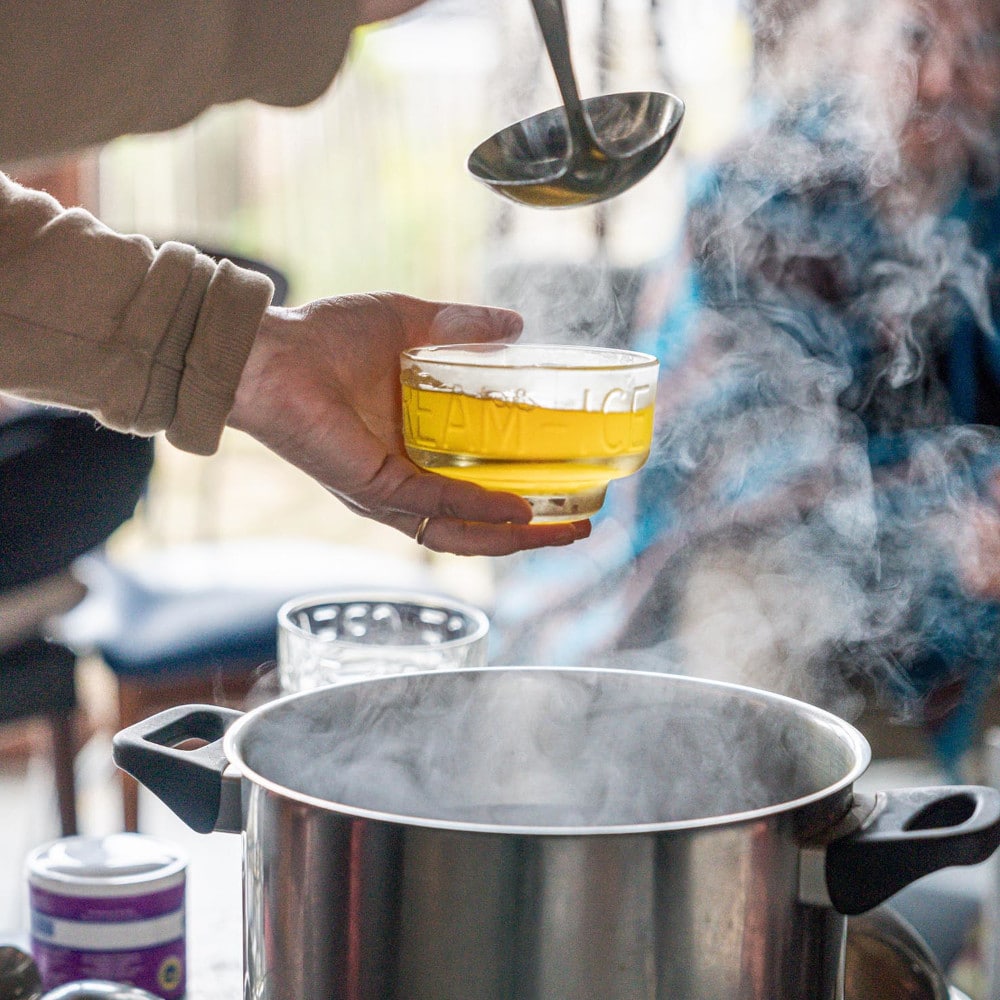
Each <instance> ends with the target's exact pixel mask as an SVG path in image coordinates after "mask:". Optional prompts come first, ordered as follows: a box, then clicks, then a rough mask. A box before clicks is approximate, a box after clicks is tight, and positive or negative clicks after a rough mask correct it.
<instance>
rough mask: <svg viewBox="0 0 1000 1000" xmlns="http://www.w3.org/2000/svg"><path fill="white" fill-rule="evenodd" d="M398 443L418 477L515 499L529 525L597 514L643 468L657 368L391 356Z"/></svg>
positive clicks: (546, 354)
mask: <svg viewBox="0 0 1000 1000" xmlns="http://www.w3.org/2000/svg"><path fill="white" fill-rule="evenodd" d="M400 364H401V368H400V382H401V383H402V393H403V437H404V440H405V443H406V451H407V454H408V455H409V456H410V459H411V460H412V461H413V462H414V463H415V464H417V465H419V466H420V467H421V468H424V469H429V470H431V471H433V472H437V473H440V474H441V475H445V476H451V477H453V478H455V479H466V480H470V481H472V482H474V483H478V484H479V485H480V486H484V487H486V488H487V489H492V490H504V491H506V492H509V493H517V494H519V495H520V496H523V497H524V498H525V499H526V500H528V502H529V503H530V504H531V507H532V510H533V511H534V517H533V520H534V521H538V522H543V521H575V520H581V519H583V518H586V517H590V516H591V515H593V514H595V513H596V512H597V511H598V510H600V508H601V505H602V504H603V503H604V496H605V493H606V491H607V486H608V483H609V482H610V481H611V480H612V479H618V478H620V477H622V476H629V475H631V474H632V473H634V472H637V471H638V470H639V469H641V468H642V466H643V464H644V463H645V461H646V459H647V457H648V456H649V446H650V441H651V440H652V436H653V404H654V401H655V398H656V377H657V374H658V371H659V363H658V362H657V360H656V358H654V357H652V356H651V355H649V354H639V353H637V352H635V351H623V350H617V349H614V348H601V347H579V346H574V345H542V344H449V345H443V346H437V347H417V348H412V349H410V350H407V351H404V352H403V353H402V355H401V359H400Z"/></svg>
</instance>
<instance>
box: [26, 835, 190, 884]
mask: <svg viewBox="0 0 1000 1000" xmlns="http://www.w3.org/2000/svg"><path fill="white" fill-rule="evenodd" d="M27 866H28V877H29V880H30V882H31V884H32V885H35V886H39V887H40V888H45V889H49V890H51V891H53V892H61V893H64V894H68V895H71V896H77V895H124V894H126V893H127V892H128V891H130V890H135V889H142V890H143V891H149V890H151V889H161V888H167V887H168V886H169V885H173V884H177V883H178V882H180V881H181V880H182V879H183V877H184V870H185V868H186V867H187V857H186V855H184V853H183V852H182V851H180V850H179V849H178V848H177V847H175V846H174V845H172V844H168V843H165V842H164V841H161V840H157V839H156V838H154V837H148V836H146V835H144V834H141V833H113V834H110V835H109V836H106V837H62V838H60V839H59V840H54V841H52V842H51V843H48V844H44V845H42V846H41V847H38V848H36V849H35V850H34V851H32V852H31V854H29V855H28V861H27ZM157 883H160V884H157Z"/></svg>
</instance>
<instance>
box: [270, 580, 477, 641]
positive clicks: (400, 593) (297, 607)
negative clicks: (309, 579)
mask: <svg viewBox="0 0 1000 1000" xmlns="http://www.w3.org/2000/svg"><path fill="white" fill-rule="evenodd" d="M364 603H371V604H413V605H420V606H424V607H428V608H434V609H438V610H448V611H453V612H457V613H458V614H461V615H463V616H464V617H465V618H466V619H467V620H468V621H469V622H470V623H471V625H472V626H473V627H472V630H471V631H470V632H469V633H468V634H467V635H461V636H456V637H455V638H453V639H446V640H444V641H443V642H440V643H436V644H435V645H434V648H435V649H451V648H454V647H456V646H468V645H472V644H473V643H476V642H479V641H480V640H481V639H484V638H485V637H486V635H487V633H488V632H489V628H490V620H489V617H488V616H487V614H486V612H485V611H483V609H482V608H477V607H476V606H475V605H473V604H467V603H466V602H465V601H460V600H458V599H456V598H453V597H451V596H449V595H448V594H437V593H434V592H432V591H425V590H398V589H385V590H380V589H379V588H377V587H364V588H356V589H355V588H345V589H343V590H323V591H317V592H315V593H312V594H303V595H300V596H298V597H293V598H290V599H289V600H287V601H285V603H284V604H282V605H281V607H280V608H279V609H278V627H279V628H280V629H282V630H284V631H286V632H289V633H292V634H294V635H296V636H299V637H300V638H302V639H316V638H318V637H317V635H316V633H315V632H310V631H309V630H308V629H304V628H302V626H301V625H299V624H298V623H297V622H295V621H293V620H292V617H291V616H292V614H293V612H295V611H305V610H307V609H308V608H310V607H315V606H317V605H324V604H364ZM336 641H338V642H348V643H349V642H350V639H338V640H336ZM380 645H381V646H383V648H388V649H408V648H410V647H412V646H414V645H417V644H416V643H412V642H410V643H380Z"/></svg>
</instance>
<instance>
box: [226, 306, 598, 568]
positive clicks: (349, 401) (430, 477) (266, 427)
mask: <svg viewBox="0 0 1000 1000" xmlns="http://www.w3.org/2000/svg"><path fill="white" fill-rule="evenodd" d="M520 330H521V322H520V317H519V316H518V315H517V313H514V312H511V311H509V310H506V309H488V308H485V307H481V306H466V305H455V304H445V303H440V302H425V301H423V300H421V299H414V298H409V297H407V296H404V295H392V294H372V295H348V296H341V297H336V298H329V299H320V300H318V301H316V302H310V303H308V304H307V305H304V306H299V307H297V308H292V309H285V308H279V307H275V306H272V307H271V308H270V309H268V311H267V313H266V315H265V317H264V319H263V321H262V322H261V325H260V329H259V330H258V333H257V336H256V339H255V340H254V344H253V347H252V348H251V351H250V357H249V358H248V360H247V364H246V366H245V367H244V369H243V374H242V377H241V379H240V384H239V386H238V388H237V391H236V400H235V403H234V406H233V410H232V412H231V413H230V415H229V421H228V422H229V425H230V426H231V427H235V428H237V429H239V430H242V431H245V432H246V433H248V434H250V435H251V436H252V437H254V438H256V439H257V440H258V441H260V442H261V443H263V444H264V445H266V446H267V447H268V448H270V449H271V451H273V452H275V454H277V455H279V456H281V457H282V458H284V459H285V460H286V461H288V462H290V463H291V464H292V465H295V466H297V467H298V468H300V469H302V470H303V471H305V472H307V473H308V474H309V475H310V476H312V477H313V478H314V479H316V480H317V481H318V482H320V483H321V484H322V485H323V486H325V487H326V488H327V489H328V490H329V491H330V492H331V493H333V494H334V495H335V496H337V497H338V498H339V499H340V500H342V501H343V502H344V503H345V504H346V505H347V506H348V507H349V508H350V509H351V510H353V511H355V512H356V513H358V514H361V515H362V516H364V517H369V518H372V519H373V520H376V521H380V522H381V523H383V524H388V525H390V526H391V527H393V528H396V529H398V530H399V531H402V532H403V533H404V534H406V535H409V536H410V537H411V538H412V537H414V536H415V535H416V533H417V529H418V528H419V527H420V526H421V524H422V522H423V521H424V519H425V518H429V519H430V520H429V521H428V523H427V524H426V526H425V528H424V531H423V532H422V539H421V541H422V544H424V545H426V546H427V547H428V548H431V549H435V550H437V551H440V552H453V553H455V554H457V555H489V556H499V555H508V554H510V553H512V552H516V551H519V550H521V549H531V548H540V547H542V546H546V545H568V544H569V543H570V542H574V541H576V540H577V539H579V538H585V537H587V535H589V534H590V522H589V521H577V522H571V523H565V524H529V523H528V522H529V520H530V519H531V509H530V507H529V505H528V503H527V501H525V500H523V499H522V498H521V497H517V496H514V495H513V494H509V493H495V492H490V491H488V490H484V489H482V488H481V487H479V486H475V485H474V484H472V483H465V482H460V481H459V480H455V479H448V478H446V477H445V476H439V475H435V474H432V473H429V472H424V471H423V470H421V469H419V468H417V466H415V465H414V464H413V463H412V462H411V461H410V460H409V458H407V456H406V452H405V449H404V446H403V434H402V403H401V396H400V388H399V354H400V351H402V350H404V349H406V348H408V347H414V346H418V345H421V344H430V343H455V342H459V341H497V340H503V341H509V340H514V339H516V338H517V336H518V335H519V334H520Z"/></svg>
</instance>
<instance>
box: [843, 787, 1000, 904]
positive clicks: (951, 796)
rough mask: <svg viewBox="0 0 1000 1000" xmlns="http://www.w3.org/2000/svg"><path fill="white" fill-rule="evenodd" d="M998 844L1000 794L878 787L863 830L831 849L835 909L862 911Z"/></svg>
mask: <svg viewBox="0 0 1000 1000" xmlns="http://www.w3.org/2000/svg"><path fill="white" fill-rule="evenodd" d="M998 846H1000V792H998V791H997V790H996V789H995V788H988V787H985V786H979V785H943V786H937V787H928V788H901V789H895V790H893V791H889V792H879V793H878V794H877V795H876V796H875V806H874V808H873V809H872V811H871V813H870V814H869V816H868V817H867V818H866V820H865V822H864V823H863V824H862V825H861V827H860V828H858V829H856V830H855V831H853V832H852V833H848V834H846V835H845V836H843V837H839V838H838V839H836V840H833V841H831V842H830V843H829V844H828V845H827V848H826V863H825V867H826V886H827V891H828V893H829V896H830V901H831V902H832V903H833V907H834V909H836V910H837V911H838V912H839V913H843V914H846V915H847V916H856V915H857V914H859V913H865V912H867V911H868V910H871V909H873V908H874V907H876V906H878V905H879V903H883V902H885V901H886V900H887V899H888V898H889V897H890V896H893V895H895V893H897V892H899V890H900V889H903V888H905V887H906V886H908V885H909V884H910V883H911V882H915V881H916V880H917V879H918V878H921V877H922V876H924V875H929V874H930V873H931V872H934V871H937V870H938V869H940V868H947V867H949V866H951V865H975V864H979V863H980V862H982V861H985V860H986V859H987V858H988V857H989V856H990V855H991V854H992V853H993V852H994V851H995V850H996V849H997V847H998Z"/></svg>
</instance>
